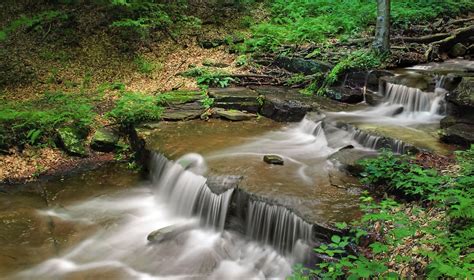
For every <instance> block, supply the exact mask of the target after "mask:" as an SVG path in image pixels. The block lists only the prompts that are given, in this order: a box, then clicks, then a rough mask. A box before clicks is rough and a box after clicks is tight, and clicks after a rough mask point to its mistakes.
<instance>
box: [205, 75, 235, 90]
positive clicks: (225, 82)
mask: <svg viewBox="0 0 474 280" xmlns="http://www.w3.org/2000/svg"><path fill="white" fill-rule="evenodd" d="M196 81H197V84H198V85H200V86H209V87H221V88H225V87H228V86H229V85H230V83H232V82H235V81H236V79H234V78H231V77H227V76H225V74H221V73H208V74H204V75H202V76H201V77H198V78H197V80H196Z"/></svg>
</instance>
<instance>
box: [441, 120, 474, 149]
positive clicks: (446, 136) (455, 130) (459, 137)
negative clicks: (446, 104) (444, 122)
mask: <svg viewBox="0 0 474 280" xmlns="http://www.w3.org/2000/svg"><path fill="white" fill-rule="evenodd" d="M441 140H443V141H444V142H446V143H451V144H457V145H461V146H464V147H469V146H470V145H471V144H474V126H473V125H469V124H462V123H460V124H455V125H453V126H450V127H448V128H446V129H444V130H443V135H442V136H441Z"/></svg>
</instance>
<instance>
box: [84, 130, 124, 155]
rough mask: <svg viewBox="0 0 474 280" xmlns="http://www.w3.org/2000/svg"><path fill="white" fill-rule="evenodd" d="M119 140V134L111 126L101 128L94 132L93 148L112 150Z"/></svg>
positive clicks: (103, 150) (100, 150)
mask: <svg viewBox="0 0 474 280" xmlns="http://www.w3.org/2000/svg"><path fill="white" fill-rule="evenodd" d="M118 140H119V136H118V135H117V134H116V133H115V131H114V130H112V129H110V128H104V127H103V128H99V129H97V131H96V132H95V133H94V136H93V137H92V141H91V148H92V149H94V150H96V151H99V152H112V151H113V150H114V149H115V147H116V145H117V142H118Z"/></svg>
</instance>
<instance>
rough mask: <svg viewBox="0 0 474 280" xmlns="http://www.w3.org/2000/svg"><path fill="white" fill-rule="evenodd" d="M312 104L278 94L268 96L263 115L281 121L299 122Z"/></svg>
mask: <svg viewBox="0 0 474 280" xmlns="http://www.w3.org/2000/svg"><path fill="white" fill-rule="evenodd" d="M310 109H311V106H309V105H307V104H305V103H303V102H301V101H299V100H288V99H284V98H281V97H278V96H275V95H274V96H266V97H265V101H264V103H263V108H262V112H261V113H262V115H263V116H265V117H267V118H270V119H272V120H275V121H279V122H299V121H301V120H302V119H303V118H304V116H305V115H306V113H307V112H308V111H309V110H310Z"/></svg>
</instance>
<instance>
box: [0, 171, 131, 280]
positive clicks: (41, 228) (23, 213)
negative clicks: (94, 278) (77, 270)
mask: <svg viewBox="0 0 474 280" xmlns="http://www.w3.org/2000/svg"><path fill="white" fill-rule="evenodd" d="M139 181H140V178H139V176H138V175H137V174H136V173H133V172H131V171H129V170H127V169H126V168H123V167H121V166H118V165H110V166H105V167H101V168H100V169H98V170H94V171H89V172H85V173H83V174H80V175H78V176H74V177H70V178H66V179H64V180H56V181H50V182H38V183H32V184H28V185H23V186H1V187H0V248H1V250H0V275H1V276H6V275H9V274H10V273H13V272H16V271H19V270H22V269H25V268H28V267H31V266H32V265H34V264H37V263H39V262H41V261H44V260H46V259H48V258H50V257H54V256H58V255H60V254H62V253H63V252H64V251H66V250H67V249H68V248H70V247H71V246H74V245H76V244H78V243H79V242H81V241H82V240H84V239H85V238H87V237H88V236H90V235H91V234H92V233H94V232H96V231H97V230H98V228H111V227H113V226H114V223H116V222H117V220H116V219H119V218H120V217H115V218H107V219H104V220H102V221H101V222H100V223H93V224H92V223H77V222H72V221H70V220H64V219H61V218H59V217H54V216H48V215H45V213H44V211H47V210H48V209H52V208H59V209H68V207H70V206H71V205H73V204H75V203H76V202H79V201H83V200H88V199H93V198H97V197H101V196H106V195H108V194H110V193H119V192H121V191H125V190H127V189H129V188H131V187H133V186H136V185H137V184H138V182H139ZM104 208H105V207H104ZM104 211H105V209H104ZM96 214H97V215H100V213H96ZM84 218H87V217H84Z"/></svg>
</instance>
